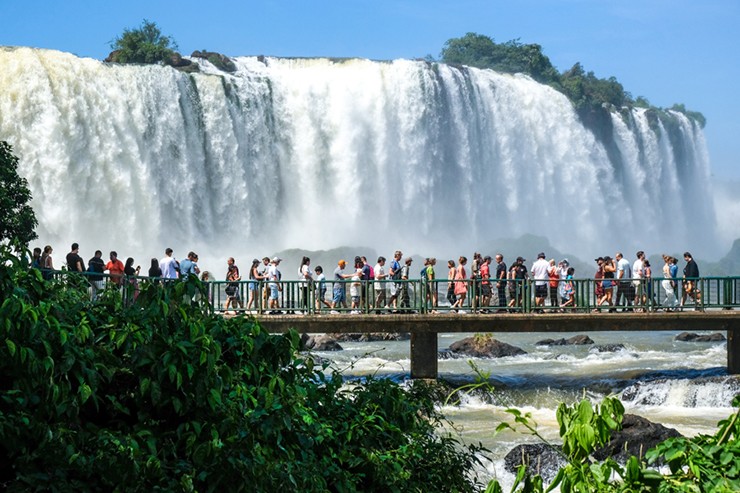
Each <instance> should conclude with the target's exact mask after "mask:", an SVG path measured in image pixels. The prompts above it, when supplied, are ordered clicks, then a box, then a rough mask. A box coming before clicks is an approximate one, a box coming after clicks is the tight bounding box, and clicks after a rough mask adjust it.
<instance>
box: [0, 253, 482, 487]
mask: <svg viewBox="0 0 740 493" xmlns="http://www.w3.org/2000/svg"><path fill="white" fill-rule="evenodd" d="M26 262H27V261H26V260H25V259H23V258H16V257H13V256H11V255H10V254H9V253H8V251H7V249H5V250H3V251H1V252H0V301H1V303H2V304H1V305H0V332H2V338H3V340H4V342H3V343H2V344H1V345H0V488H1V489H3V490H4V491H101V490H110V491H147V492H148V491H270V492H272V491H280V490H281V489H289V490H291V491H306V492H313V491H316V492H318V491H337V492H340V491H341V492H350V491H399V492H403V491H473V490H474V489H476V487H477V486H478V485H477V484H476V482H475V480H474V479H471V477H470V476H469V471H470V470H471V468H472V466H473V465H475V464H476V462H477V459H476V455H475V454H476V453H477V452H478V451H479V449H478V448H476V447H467V448H463V447H461V446H460V444H459V443H458V441H457V440H456V439H455V438H453V437H450V436H448V435H442V434H439V433H437V431H438V428H437V425H438V424H439V421H440V420H441V419H442V418H441V416H440V415H439V414H438V413H437V411H436V410H435V408H434V406H433V405H432V401H431V399H430V398H429V396H428V395H427V393H426V392H427V391H426V389H425V388H424V387H421V386H418V387H417V386H414V387H413V388H412V390H411V391H409V392H405V391H403V390H402V389H400V388H399V387H398V386H397V385H396V384H394V383H392V382H389V381H384V380H369V381H367V382H365V383H360V384H357V385H356V386H353V387H352V388H351V389H348V388H346V387H345V386H344V384H343V381H342V378H341V376H340V375H339V374H337V373H334V372H328V371H326V369H325V368H323V367H321V368H317V367H315V365H314V363H313V361H312V360H311V359H310V358H303V357H299V356H296V348H297V345H298V342H299V337H298V334H296V333H291V334H288V335H284V336H276V335H270V334H268V333H267V332H266V331H265V330H264V329H263V328H262V327H260V325H259V324H258V323H257V322H256V321H255V320H253V319H248V318H242V317H235V318H231V319H226V318H223V317H221V316H217V315H214V314H213V313H212V311H211V309H210V307H209V306H208V305H207V304H205V301H200V302H198V303H192V302H190V300H192V299H193V298H194V297H195V298H196V299H197V296H195V295H196V294H198V293H201V294H204V291H203V290H204V286H203V285H202V284H201V283H200V282H199V281H198V280H197V279H195V278H194V277H193V276H190V278H189V279H188V281H187V282H177V283H171V284H167V285H165V286H161V285H159V286H157V285H147V286H142V290H141V293H140V295H139V298H138V300H137V302H136V303H135V304H134V305H133V306H130V307H126V306H124V305H123V304H122V302H121V297H120V295H119V293H118V292H117V291H113V290H111V291H106V292H105V293H104V294H103V296H102V297H101V298H100V299H99V300H98V301H96V302H95V303H91V302H90V301H89V299H88V295H87V283H86V281H85V280H84V279H83V278H82V277H81V276H78V275H77V274H69V275H68V276H67V277H65V278H64V279H62V280H58V281H52V282H48V281H44V280H43V279H42V278H41V275H40V272H39V271H38V270H35V269H29V268H28V265H27V264H26ZM201 299H202V300H205V299H206V297H202V298H201Z"/></svg>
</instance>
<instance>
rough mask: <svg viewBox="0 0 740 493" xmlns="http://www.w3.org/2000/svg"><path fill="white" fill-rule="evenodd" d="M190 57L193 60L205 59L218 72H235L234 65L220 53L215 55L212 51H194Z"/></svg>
mask: <svg viewBox="0 0 740 493" xmlns="http://www.w3.org/2000/svg"><path fill="white" fill-rule="evenodd" d="M190 56H191V57H193V58H203V59H206V60H208V61H209V62H211V63H212V64H213V66H214V67H216V68H217V69H219V70H223V71H224V72H236V65H235V64H234V62H233V61H232V60H231V58H229V57H227V56H226V55H223V54H221V53H216V52H214V51H198V50H195V51H194V52H193V53H192V54H191V55H190Z"/></svg>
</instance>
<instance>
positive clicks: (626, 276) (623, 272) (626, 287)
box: [614, 252, 635, 311]
mask: <svg viewBox="0 0 740 493" xmlns="http://www.w3.org/2000/svg"><path fill="white" fill-rule="evenodd" d="M614 258H615V260H616V261H617V279H618V282H619V285H618V289H617V302H616V306H619V305H621V304H622V298H624V304H625V305H626V306H627V308H625V311H626V310H629V311H632V300H634V298H635V293H634V289H633V287H632V265H631V264H630V261H629V260H627V259H626V258H624V256H623V255H622V252H617V254H616V255H615V256H614Z"/></svg>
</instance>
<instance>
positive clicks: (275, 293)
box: [267, 257, 283, 315]
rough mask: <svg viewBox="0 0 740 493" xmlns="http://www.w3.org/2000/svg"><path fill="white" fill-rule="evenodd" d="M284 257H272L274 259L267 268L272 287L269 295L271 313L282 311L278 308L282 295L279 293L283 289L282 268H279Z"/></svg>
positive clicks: (268, 282) (269, 282)
mask: <svg viewBox="0 0 740 493" xmlns="http://www.w3.org/2000/svg"><path fill="white" fill-rule="evenodd" d="M282 260H283V259H281V258H280V257H272V261H271V262H270V266H269V267H268V268H267V285H268V287H269V288H270V297H269V304H270V306H269V308H270V311H269V312H267V313H268V314H270V315H276V314H278V313H280V311H279V310H278V308H279V306H280V295H279V293H280V292H281V291H282V290H283V286H282V284H280V277H281V275H280V269H279V268H278V267H279V266H280V262H281V261H282Z"/></svg>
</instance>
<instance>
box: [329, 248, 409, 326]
mask: <svg viewBox="0 0 740 493" xmlns="http://www.w3.org/2000/svg"><path fill="white" fill-rule="evenodd" d="M345 267H347V261H345V260H344V259H342V260H340V261H339V262H337V268H336V269H334V285H333V286H332V300H331V313H332V314H337V313H339V311H338V310H337V308H339V306H340V305H341V306H342V308H347V290H346V286H345V283H344V280H345V279H351V278H352V277H353V276H354V275H355V272H354V270H353V271H352V273H351V274H345V273H344V268H345ZM399 270H400V269H399Z"/></svg>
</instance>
